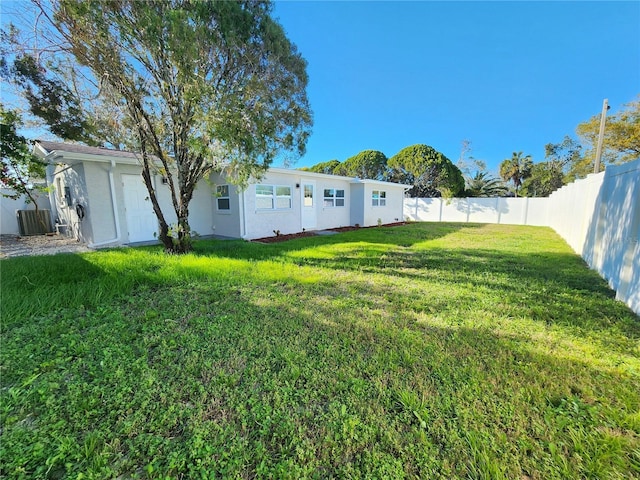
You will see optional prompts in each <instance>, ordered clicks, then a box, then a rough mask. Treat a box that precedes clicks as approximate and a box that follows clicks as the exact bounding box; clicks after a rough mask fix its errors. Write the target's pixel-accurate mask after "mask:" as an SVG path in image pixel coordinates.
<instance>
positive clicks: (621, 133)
mask: <svg viewBox="0 0 640 480" xmlns="http://www.w3.org/2000/svg"><path fill="white" fill-rule="evenodd" d="M599 132H600V115H596V116H593V117H591V118H590V119H589V120H587V121H586V122H583V123H581V124H580V125H578V127H577V133H578V136H579V137H580V140H581V141H582V143H583V145H584V155H583V158H582V160H581V161H580V163H579V164H578V165H576V168H577V171H578V175H580V174H582V175H584V172H586V173H587V174H588V173H593V166H594V161H595V151H596V145H597V144H598V134H599ZM639 157H640V97H638V98H637V99H636V100H633V101H631V102H629V103H627V104H625V105H624V108H623V109H622V110H621V111H619V112H618V113H616V114H614V115H609V116H607V119H606V124H605V131H604V140H603V150H602V159H601V164H602V165H603V166H605V165H607V164H614V165H618V164H620V163H625V162H630V161H632V160H636V159H637V158H639Z"/></svg>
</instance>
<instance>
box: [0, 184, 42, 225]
mask: <svg viewBox="0 0 640 480" xmlns="http://www.w3.org/2000/svg"><path fill="white" fill-rule="evenodd" d="M2 193H5V194H11V193H13V191H12V190H9V189H5V188H3V189H2ZM37 202H38V208H41V209H45V210H46V209H51V204H50V203H49V196H48V195H47V194H40V195H38V197H37ZM34 208H35V207H34V205H33V204H32V203H27V197H26V196H22V197H19V198H18V199H16V200H12V199H11V198H8V197H4V196H2V195H0V234H1V235H19V234H20V227H19V226H18V214H17V212H18V210H33V209H34ZM52 215H53V212H52Z"/></svg>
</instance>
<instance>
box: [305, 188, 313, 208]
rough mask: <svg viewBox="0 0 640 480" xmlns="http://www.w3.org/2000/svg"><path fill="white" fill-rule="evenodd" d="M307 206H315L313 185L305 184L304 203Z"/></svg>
mask: <svg viewBox="0 0 640 480" xmlns="http://www.w3.org/2000/svg"><path fill="white" fill-rule="evenodd" d="M303 205H304V206H305V207H313V185H305V186H304V204H303Z"/></svg>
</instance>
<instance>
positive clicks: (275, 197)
mask: <svg viewBox="0 0 640 480" xmlns="http://www.w3.org/2000/svg"><path fill="white" fill-rule="evenodd" d="M288 208H291V187H289V186H286V185H256V209H257V210H284V209H288Z"/></svg>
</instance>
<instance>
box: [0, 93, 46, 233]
mask: <svg viewBox="0 0 640 480" xmlns="http://www.w3.org/2000/svg"><path fill="white" fill-rule="evenodd" d="M21 126H22V119H21V118H20V115H19V114H18V113H17V112H16V111H13V110H8V109H6V108H5V107H4V105H2V104H0V159H1V161H2V163H1V164H0V186H2V187H5V188H7V189H8V192H7V193H5V192H2V196H3V197H8V198H12V199H14V200H15V199H17V198H20V197H21V196H23V195H24V196H25V197H26V201H27V203H32V204H33V206H34V208H35V210H36V217H37V218H38V220H39V222H40V223H41V225H42V228H43V232H48V231H49V229H50V226H48V225H45V224H44V221H43V220H42V218H41V217H40V215H39V214H38V202H37V199H38V196H39V194H40V193H44V192H45V191H46V187H44V186H42V185H41V184H39V183H36V182H37V180H44V178H45V165H44V164H43V163H41V162H40V161H39V160H38V158H37V157H36V156H35V155H33V154H32V153H31V145H30V143H29V141H28V140H27V139H26V137H24V136H23V135H20V134H19V133H18V129H19V128H20V127H21Z"/></svg>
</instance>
